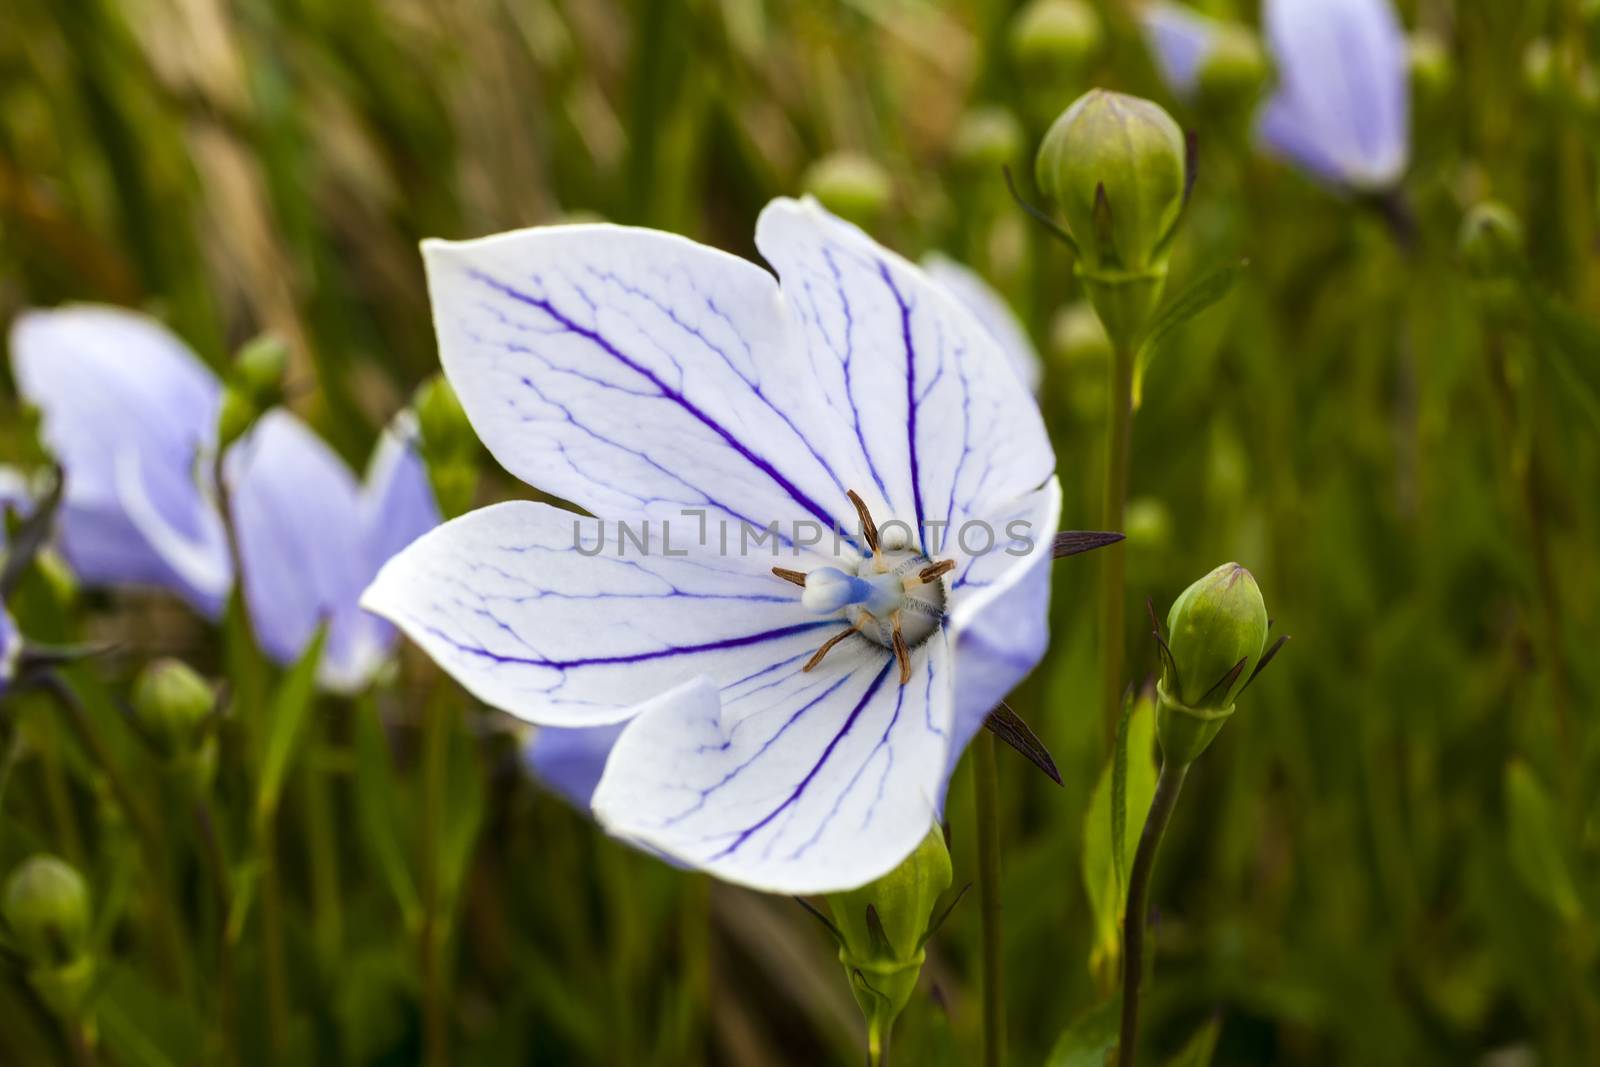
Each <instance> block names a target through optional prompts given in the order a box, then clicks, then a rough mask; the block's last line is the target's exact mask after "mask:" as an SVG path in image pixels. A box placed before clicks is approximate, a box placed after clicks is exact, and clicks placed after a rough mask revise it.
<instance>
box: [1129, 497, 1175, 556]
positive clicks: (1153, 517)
mask: <svg viewBox="0 0 1600 1067" xmlns="http://www.w3.org/2000/svg"><path fill="white" fill-rule="evenodd" d="M1122 529H1123V532H1124V533H1125V534H1126V535H1127V537H1128V546H1129V547H1130V548H1134V549H1147V550H1160V549H1164V548H1166V547H1167V546H1168V545H1169V544H1171V543H1172V512H1171V510H1169V509H1168V508H1167V505H1166V504H1164V503H1162V502H1161V501H1160V500H1158V499H1157V498H1155V497H1153V496H1141V497H1137V498H1135V499H1133V500H1130V501H1128V508H1127V513H1126V514H1125V515H1124V516H1123V519H1122Z"/></svg>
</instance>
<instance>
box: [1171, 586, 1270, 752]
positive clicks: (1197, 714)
mask: <svg viewBox="0 0 1600 1067" xmlns="http://www.w3.org/2000/svg"><path fill="white" fill-rule="evenodd" d="M1167 630H1168V635H1167V639H1166V641H1165V643H1164V644H1163V646H1162V653H1163V654H1162V670H1161V680H1160V682H1159V683H1158V684H1157V686H1156V733H1157V737H1158V738H1159V739H1160V741H1161V751H1162V753H1163V754H1164V755H1165V756H1166V758H1167V759H1168V760H1170V761H1172V762H1173V763H1175V764H1178V765H1180V766H1181V765H1183V764H1187V763H1191V762H1193V761H1194V759H1195V758H1196V757H1197V756H1199V755H1200V753H1202V752H1204V751H1205V749H1206V746H1207V745H1209V744H1211V740H1212V738H1214V737H1216V736H1217V732H1218V731H1219V730H1221V729H1222V724H1223V723H1224V722H1225V721H1227V718H1228V716H1230V715H1232V714H1233V702H1234V698H1235V697H1237V696H1238V695H1239V691H1240V690H1242V689H1243V688H1244V687H1245V685H1246V683H1248V682H1249V681H1250V678H1251V676H1252V674H1253V672H1254V671H1255V670H1256V669H1257V666H1258V665H1259V664H1260V663H1261V662H1262V653H1263V652H1265V651H1266V643H1267V605H1266V604H1265V602H1263V601H1262V599H1261V590H1260V589H1259V588H1257V586H1256V580H1255V578H1254V577H1253V576H1252V575H1251V574H1250V572H1249V571H1247V570H1245V569H1244V568H1243V567H1241V566H1239V564H1237V563H1224V564H1223V565H1222V566H1220V567H1218V568H1217V569H1216V570H1214V571H1212V572H1211V573H1210V574H1208V575H1206V576H1205V577H1204V578H1201V579H1200V580H1199V581H1198V582H1195V583H1194V584H1193V585H1191V586H1190V587H1189V588H1187V589H1185V590H1184V591H1183V592H1182V593H1181V594H1180V595H1179V596H1178V599H1177V600H1175V601H1173V604H1172V610H1171V611H1170V612H1168V614H1167Z"/></svg>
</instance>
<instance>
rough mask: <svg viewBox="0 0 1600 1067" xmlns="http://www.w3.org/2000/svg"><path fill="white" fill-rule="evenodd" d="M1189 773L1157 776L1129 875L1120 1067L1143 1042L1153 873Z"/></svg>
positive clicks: (1126, 1066) (1180, 766) (1164, 767)
mask: <svg viewBox="0 0 1600 1067" xmlns="http://www.w3.org/2000/svg"><path fill="white" fill-rule="evenodd" d="M1188 774H1189V764H1187V763H1177V762H1175V761H1173V760H1165V759H1164V760H1162V761H1161V772H1160V774H1158V775H1157V776H1156V791H1155V796H1154V797H1153V798H1152V799H1151V801H1150V814H1149V816H1148V817H1147V818H1146V819H1145V823H1144V830H1143V831H1142V832H1141V833H1140V834H1139V848H1138V850H1137V851H1135V852H1134V854H1133V867H1132V868H1131V869H1130V870H1129V872H1128V908H1127V911H1126V912H1125V913H1124V917H1123V921H1122V961H1123V962H1122V1023H1121V1026H1120V1027H1119V1030H1118V1033H1119V1034H1120V1038H1119V1041H1118V1044H1117V1048H1118V1049H1119V1052H1118V1055H1117V1063H1118V1065H1119V1067H1133V1064H1134V1062H1135V1057H1136V1055H1137V1052H1136V1048H1137V1045H1138V1039H1139V987H1140V985H1141V983H1142V982H1143V979H1144V922H1145V914H1146V912H1147V911H1148V910H1149V907H1150V874H1151V872H1152V871H1154V870H1155V866H1156V853H1158V852H1159V851H1160V850H1161V839H1162V838H1163V837H1165V836H1166V833H1167V824H1168V823H1169V822H1171V821H1172V812H1173V811H1174V809H1176V808H1177V806H1178V794H1179V793H1181V792H1182V791H1183V780H1184V779H1185V778H1186V777H1187V776H1188Z"/></svg>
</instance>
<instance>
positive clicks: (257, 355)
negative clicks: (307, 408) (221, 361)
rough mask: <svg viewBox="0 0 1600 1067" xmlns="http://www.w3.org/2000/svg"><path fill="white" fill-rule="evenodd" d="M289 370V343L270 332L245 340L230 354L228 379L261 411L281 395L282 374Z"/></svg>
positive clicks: (280, 398) (276, 401)
mask: <svg viewBox="0 0 1600 1067" xmlns="http://www.w3.org/2000/svg"><path fill="white" fill-rule="evenodd" d="M288 370H289V346H288V345H286V344H284V343H283V342H282V341H281V340H279V339H278V338H276V337H273V336H272V335H270V334H264V335H262V336H261V337H257V338H256V339H255V340H253V341H250V342H248V343H247V344H246V345H245V346H244V347H243V348H241V349H239V354H238V355H236V356H234V357H233V373H232V374H231V375H229V380H230V381H231V382H232V383H233V384H235V385H237V386H238V387H239V390H240V391H241V392H243V393H244V394H245V395H246V396H248V397H249V398H250V399H251V400H252V401H254V403H255V406H256V409H257V410H258V411H265V410H266V409H267V408H270V407H272V406H273V405H274V404H276V403H278V401H280V400H282V399H283V378H284V375H285V374H286V373H288Z"/></svg>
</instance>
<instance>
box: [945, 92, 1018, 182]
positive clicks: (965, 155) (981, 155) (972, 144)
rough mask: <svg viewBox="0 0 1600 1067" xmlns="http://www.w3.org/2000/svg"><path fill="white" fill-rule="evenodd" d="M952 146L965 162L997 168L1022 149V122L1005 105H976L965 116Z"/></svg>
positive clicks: (989, 169) (980, 167) (976, 167)
mask: <svg viewBox="0 0 1600 1067" xmlns="http://www.w3.org/2000/svg"><path fill="white" fill-rule="evenodd" d="M951 148H952V150H953V152H954V155H955V158H956V160H957V161H959V162H960V163H961V164H963V165H964V166H967V167H971V168H972V169H973V170H977V171H984V172H993V171H997V170H999V169H1000V168H1001V167H1003V166H1005V165H1006V164H1007V163H1010V162H1011V161H1012V160H1014V159H1016V158H1017V155H1018V154H1019V153H1020V152H1021V151H1022V124H1021V123H1019V122H1018V121H1017V117H1016V116H1015V115H1013V114H1012V113H1011V112H1009V111H1007V110H1006V109H1005V108H1003V107H980V108H974V109H973V110H971V111H969V112H967V113H966V114H965V115H963V116H961V121H960V123H959V124H957V126H956V132H955V138H954V142H953V144H952V145H951Z"/></svg>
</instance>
